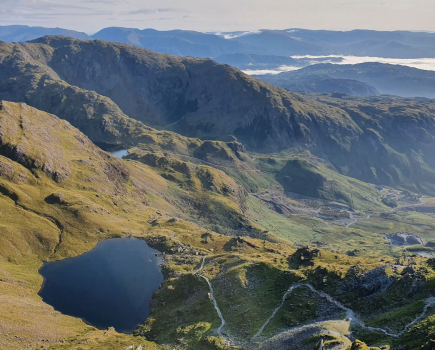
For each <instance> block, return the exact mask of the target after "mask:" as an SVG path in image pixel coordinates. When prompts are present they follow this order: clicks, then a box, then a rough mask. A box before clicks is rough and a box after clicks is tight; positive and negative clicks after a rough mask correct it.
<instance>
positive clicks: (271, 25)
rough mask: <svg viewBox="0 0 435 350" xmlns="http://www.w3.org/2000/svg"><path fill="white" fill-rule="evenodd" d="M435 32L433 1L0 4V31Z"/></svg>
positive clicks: (43, 0) (59, 0)
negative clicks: (35, 28)
mask: <svg viewBox="0 0 435 350" xmlns="http://www.w3.org/2000/svg"><path fill="white" fill-rule="evenodd" d="M9 24H27V25H35V26H36V25H40V26H46V27H63V28H68V29H76V30H80V31H85V32H88V33H93V32H95V31H97V30H99V29H101V28H104V27H109V26H122V27H134V28H156V29H161V30H166V29H175V28H179V29H192V30H200V31H234V30H255V29H264V28H267V29H285V28H294V27H297V28H309V29H332V30H349V29H377V30H398V29H402V30H426V31H435V1H434V0H213V1H212V0H184V1H180V0H159V1H149V0H0V25H9Z"/></svg>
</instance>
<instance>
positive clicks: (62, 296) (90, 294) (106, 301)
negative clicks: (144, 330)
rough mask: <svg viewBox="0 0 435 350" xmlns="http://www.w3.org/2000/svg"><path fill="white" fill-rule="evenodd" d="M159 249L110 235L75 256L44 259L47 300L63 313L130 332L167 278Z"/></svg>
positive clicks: (142, 320) (44, 295)
mask: <svg viewBox="0 0 435 350" xmlns="http://www.w3.org/2000/svg"><path fill="white" fill-rule="evenodd" d="M158 253H159V252H158V251H157V250H155V249H152V248H150V247H148V245H147V244H146V242H145V241H143V240H140V239H120V238H117V239H110V240H106V241H103V242H100V243H98V244H97V246H96V247H95V248H94V249H93V250H92V251H90V252H88V253H85V254H83V255H80V256H78V257H75V258H70V259H65V260H61V261H55V262H50V263H47V264H44V266H43V267H42V268H41V269H40V271H39V273H40V274H41V275H42V276H43V277H44V285H43V287H42V289H41V291H40V293H39V295H40V296H41V297H42V299H43V300H44V302H46V303H47V304H50V305H52V306H53V307H54V308H55V309H56V310H58V311H60V312H62V313H63V314H66V315H70V316H74V317H79V318H81V319H83V320H84V321H86V322H87V323H89V324H91V325H93V326H95V327H97V328H100V329H106V328H108V327H114V328H115V329H116V330H117V331H118V332H123V333H131V332H133V331H134V330H135V329H136V327H137V326H138V325H139V324H141V323H143V322H144V321H145V320H146V319H147V318H148V316H149V311H150V306H149V304H150V301H151V298H152V296H153V294H154V292H155V291H156V290H157V289H158V288H159V287H160V285H161V283H162V281H163V274H162V271H161V268H160V263H161V259H160V258H159V257H157V256H156V254H158Z"/></svg>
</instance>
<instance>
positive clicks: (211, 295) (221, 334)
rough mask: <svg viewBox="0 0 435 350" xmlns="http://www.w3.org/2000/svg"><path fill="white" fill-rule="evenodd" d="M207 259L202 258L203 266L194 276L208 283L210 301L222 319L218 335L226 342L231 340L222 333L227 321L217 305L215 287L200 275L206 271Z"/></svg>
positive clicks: (195, 271) (194, 272)
mask: <svg viewBox="0 0 435 350" xmlns="http://www.w3.org/2000/svg"><path fill="white" fill-rule="evenodd" d="M205 258H207V256H205V257H204V258H202V263H201V266H200V267H199V268H198V269H196V270H194V271H193V274H194V275H195V276H199V277H201V278H203V279H205V281H206V282H207V284H208V287H209V289H210V299H211V300H212V301H213V305H214V308H215V309H216V312H217V314H218V316H219V318H220V320H221V325H220V326H219V328H218V329H217V334H218V335H219V336H220V337H222V338H224V339H225V340H226V341H229V339H228V338H227V337H226V336H225V335H224V334H223V333H222V328H224V326H225V319H224V317H223V315H222V312H221V310H220V309H219V306H218V303H217V301H216V298H215V297H214V290H213V286H212V285H211V282H210V280H209V279H208V278H207V277H205V276H204V275H201V274H200V272H201V271H202V270H203V269H204V267H205Z"/></svg>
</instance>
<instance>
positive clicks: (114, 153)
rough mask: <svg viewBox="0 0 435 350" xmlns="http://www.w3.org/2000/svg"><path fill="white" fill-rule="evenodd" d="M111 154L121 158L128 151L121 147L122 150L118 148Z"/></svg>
mask: <svg viewBox="0 0 435 350" xmlns="http://www.w3.org/2000/svg"><path fill="white" fill-rule="evenodd" d="M112 154H113V155H114V156H115V157H116V158H122V157H124V156H126V155H127V154H128V151H127V150H126V149H122V150H119V151H115V152H112Z"/></svg>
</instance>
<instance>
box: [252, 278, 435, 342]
mask: <svg viewBox="0 0 435 350" xmlns="http://www.w3.org/2000/svg"><path fill="white" fill-rule="evenodd" d="M302 287H306V288H309V289H310V290H311V291H312V292H313V293H315V294H317V295H318V296H320V297H321V298H324V299H326V300H328V301H329V302H330V303H332V304H334V305H335V306H337V307H338V308H340V309H342V310H344V311H346V318H348V319H351V322H352V323H353V324H355V325H358V326H360V327H362V328H364V329H367V330H369V331H372V332H379V333H383V334H385V335H387V336H390V337H392V338H400V337H401V336H402V335H403V334H405V332H407V331H408V329H409V328H411V327H412V326H414V325H415V324H416V323H417V322H419V321H421V320H422V319H423V318H424V317H425V315H426V313H427V310H428V309H429V307H432V306H435V298H434V297H430V298H427V299H426V301H425V306H424V308H423V312H422V313H421V314H420V316H418V317H416V318H415V320H414V321H412V322H411V323H409V324H407V325H406V326H405V328H404V329H403V330H402V331H401V332H400V333H390V332H388V331H386V330H385V329H383V328H378V327H370V326H366V325H365V324H364V322H363V321H361V319H360V318H359V317H358V315H357V314H356V313H355V312H354V311H353V310H351V309H349V308H348V307H346V306H344V305H343V304H341V303H340V302H339V301H338V300H336V299H334V298H333V297H331V296H330V295H329V294H326V293H324V292H320V291H318V290H316V289H315V288H314V287H313V286H312V285H311V284H309V283H296V284H293V285H292V286H291V287H290V288H289V289H288V291H287V292H286V293H285V294H284V297H283V298H282V302H281V304H280V305H279V306H278V307H277V308H276V309H275V310H274V311H273V313H272V315H271V316H270V317H269V318H268V319H267V321H266V322H265V323H264V324H263V326H261V328H260V330H259V331H258V332H257V333H256V334H255V335H254V337H253V338H252V340H253V339H255V338H257V337H259V336H260V335H261V334H262V333H263V331H264V329H265V328H266V327H267V325H268V324H269V322H270V321H271V320H272V319H273V318H274V317H275V315H276V314H277V313H278V311H279V310H280V309H281V308H282V307H283V305H284V303H285V301H286V300H287V298H288V297H289V295H290V294H291V293H292V292H293V291H294V290H295V289H297V288H302Z"/></svg>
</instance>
